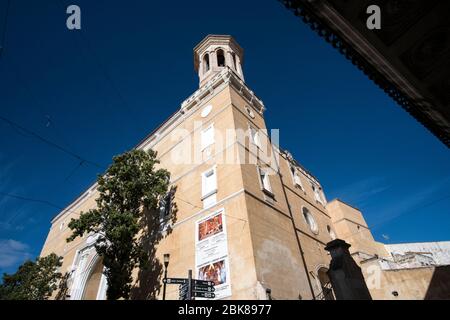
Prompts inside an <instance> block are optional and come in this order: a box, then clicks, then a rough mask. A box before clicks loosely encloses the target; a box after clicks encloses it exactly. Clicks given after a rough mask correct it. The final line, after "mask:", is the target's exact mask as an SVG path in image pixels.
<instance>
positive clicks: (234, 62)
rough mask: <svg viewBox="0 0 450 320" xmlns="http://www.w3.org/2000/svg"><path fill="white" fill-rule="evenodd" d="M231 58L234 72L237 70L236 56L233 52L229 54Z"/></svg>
mask: <svg viewBox="0 0 450 320" xmlns="http://www.w3.org/2000/svg"><path fill="white" fill-rule="evenodd" d="M231 57H232V58H233V68H234V70H237V68H236V54H235V53H234V52H233V53H232V54H231Z"/></svg>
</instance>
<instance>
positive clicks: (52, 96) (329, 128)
mask: <svg viewBox="0 0 450 320" xmlns="http://www.w3.org/2000/svg"><path fill="white" fill-rule="evenodd" d="M6 3H7V1H6V0H0V17H1V18H0V19H1V21H0V22H1V23H0V28H3V19H4V12H5V8H6ZM72 3H74V4H78V5H79V6H80V7H81V10H82V28H83V29H82V31H81V33H80V32H76V31H68V30H67V29H66V27H65V20H66V14H65V7H64V5H66V6H67V5H69V4H72ZM0 30H1V31H3V30H2V29H0ZM210 33H215V34H231V35H233V36H234V37H235V38H236V40H237V41H238V42H239V43H240V44H241V46H242V47H243V48H244V50H245V62H244V73H245V77H246V82H247V84H248V86H249V87H250V88H251V89H252V90H254V92H255V93H256V94H257V95H258V96H259V97H260V98H261V99H262V100H263V101H264V103H265V105H266V107H267V112H266V114H265V116H266V121H267V124H268V126H269V127H270V128H279V129H280V143H281V145H282V147H284V148H285V149H288V150H289V151H290V152H291V153H292V154H293V155H294V156H295V157H296V158H297V159H298V160H299V161H300V162H301V163H302V164H303V165H304V166H305V167H307V168H308V169H309V170H310V171H312V172H313V173H314V174H315V175H316V176H317V177H318V178H319V180H320V181H321V183H322V185H323V187H324V190H325V192H326V195H327V197H328V199H332V198H335V197H339V198H341V199H343V200H344V201H347V202H349V203H351V204H353V205H355V206H356V207H358V208H360V209H361V210H362V211H363V212H364V214H365V217H366V220H367V222H368V223H369V225H370V226H372V227H373V229H372V231H373V233H374V236H375V238H376V239H377V240H380V241H384V242H388V243H397V242H413V241H433V240H449V239H450V214H449V213H450V210H449V206H450V153H449V151H448V149H447V148H446V147H445V146H444V145H443V144H442V143H440V142H439V141H438V140H437V139H436V138H435V137H434V136H432V135H431V134H430V133H429V132H428V131H427V130H426V129H425V128H424V127H422V126H421V125H420V124H419V123H418V122H416V120H415V119H413V118H412V117H410V116H409V115H408V114H407V113H406V112H404V111H403V110H402V109H401V108H400V107H399V106H397V105H396V104H395V103H394V102H393V101H391V99H389V98H388V97H387V96H386V95H385V94H384V93H383V92H382V91H381V90H380V89H379V88H378V87H376V86H375V85H374V84H373V83H372V82H371V81H370V80H368V79H367V78H366V77H365V76H364V75H363V74H362V73H361V72H360V71H358V70H357V69H356V68H355V67H354V66H353V65H351V63H349V62H348V61H347V60H346V59H345V58H343V57H342V56H341V55H340V54H339V53H337V51H335V50H334V49H333V48H332V47H331V46H330V45H328V44H327V43H325V42H324V41H323V40H322V39H321V38H319V37H318V36H317V35H316V34H315V33H313V32H312V31H311V30H310V29H309V28H308V27H307V26H306V25H304V24H303V23H302V22H301V21H300V20H299V19H297V18H295V16H294V15H293V14H292V13H290V12H289V11H287V10H286V9H285V8H284V7H283V6H282V5H281V4H280V3H279V2H277V1H275V0H261V1H258V5H256V6H255V5H254V3H253V2H250V1H237V0H229V1H226V2H222V3H220V2H211V1H189V2H188V1H177V2H175V3H174V2H161V1H160V2H158V4H157V5H156V4H152V3H151V1H143V0H140V1H138V0H128V1H106V0H96V1H87V0H76V1H71V2H70V3H69V2H68V1H66V0H41V1H32V2H31V1H25V0H15V1H12V4H11V9H10V14H9V21H8V28H7V34H6V42H5V50H4V52H3V55H2V57H1V58H0V116H3V117H7V118H8V119H11V120H13V121H14V122H17V123H19V124H20V125H22V126H24V127H26V128H28V129H30V130H33V131H35V132H37V133H39V134H40V135H42V136H43V137H45V138H47V139H49V140H51V141H54V142H56V143H58V144H60V145H63V146H65V147H67V148H68V149H70V150H72V151H74V152H75V153H77V154H80V155H81V156H83V157H84V158H87V159H89V160H91V161H94V162H96V163H99V164H100V165H101V166H104V167H106V166H107V165H108V163H109V162H110V159H111V158H112V156H113V155H116V154H118V153H121V152H124V151H126V150H128V149H130V148H132V147H134V146H135V145H136V144H137V142H139V141H140V140H141V139H142V138H143V137H144V136H146V135H147V134H148V133H149V132H150V131H152V130H153V129H154V128H155V127H156V126H158V125H159V124H160V123H161V122H162V121H163V120H165V119H166V118H167V117H168V116H169V115H170V114H172V113H173V112H174V111H175V110H176V109H177V108H179V106H180V103H181V102H182V101H183V100H184V99H185V98H187V97H188V96H189V95H190V94H191V93H192V92H194V91H195V90H196V89H197V88H198V79H197V76H196V74H195V72H194V69H193V61H192V60H193V55H192V48H193V47H194V46H195V45H196V44H197V43H198V42H199V41H200V40H201V39H202V38H203V37H204V36H205V35H207V34H210ZM0 34H1V33H0ZM0 139H1V140H0V193H9V194H14V195H19V196H22V197H25V198H29V199H37V200H45V201H48V202H51V203H52V204H54V205H57V206H61V207H64V206H66V205H67V204H69V203H70V202H71V201H72V200H73V199H74V198H75V197H76V196H78V195H79V194H80V193H81V192H82V191H84V190H85V189H86V188H87V187H89V186H90V185H91V184H92V182H93V181H94V180H95V177H96V174H97V173H99V169H98V168H96V167H94V166H90V165H87V164H83V165H82V166H80V167H78V165H79V161H78V160H76V159H74V158H72V157H70V156H68V155H67V154H65V153H63V152H61V151H59V150H56V149H55V148H52V147H49V146H48V145H46V144H43V143H42V142H40V141H39V140H37V139H35V138H33V137H30V136H29V135H27V134H24V133H23V132H21V131H20V130H17V129H13V128H12V127H11V126H9V125H8V124H6V123H4V122H0ZM58 211H59V210H58V209H57V208H55V207H52V206H49V205H46V204H44V203H40V202H32V201H25V200H23V199H15V198H11V197H5V196H0V272H12V271H14V270H15V269H16V268H17V266H18V265H19V264H20V263H21V262H23V260H24V259H26V258H29V257H35V256H36V255H38V254H39V252H40V249H41V247H42V245H43V243H44V241H45V237H46V234H47V232H48V229H49V227H50V220H51V218H52V217H53V216H54V215H56V214H57V213H58Z"/></svg>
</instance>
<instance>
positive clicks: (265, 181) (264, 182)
mask: <svg viewBox="0 0 450 320" xmlns="http://www.w3.org/2000/svg"><path fill="white" fill-rule="evenodd" d="M258 170H259V178H260V181H261V186H262V188H263V191H267V192H269V193H270V194H271V193H272V187H271V185H270V179H269V171H268V170H267V169H263V168H259V169H258Z"/></svg>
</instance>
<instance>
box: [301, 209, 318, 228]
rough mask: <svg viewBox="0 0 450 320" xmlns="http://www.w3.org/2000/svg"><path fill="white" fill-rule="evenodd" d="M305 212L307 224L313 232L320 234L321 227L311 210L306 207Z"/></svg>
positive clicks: (304, 216)
mask: <svg viewBox="0 0 450 320" xmlns="http://www.w3.org/2000/svg"><path fill="white" fill-rule="evenodd" d="M302 211H303V218H305V221H306V224H307V225H308V226H309V228H310V229H311V231H312V232H313V233H315V234H317V233H319V227H318V226H317V223H316V220H314V217H313V215H312V214H311V212H309V210H308V209H307V208H305V207H303V209H302Z"/></svg>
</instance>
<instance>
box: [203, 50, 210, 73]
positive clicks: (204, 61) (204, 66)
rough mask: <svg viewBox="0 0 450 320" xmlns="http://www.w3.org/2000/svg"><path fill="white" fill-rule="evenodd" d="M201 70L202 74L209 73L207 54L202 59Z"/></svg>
mask: <svg viewBox="0 0 450 320" xmlns="http://www.w3.org/2000/svg"><path fill="white" fill-rule="evenodd" d="M203 68H204V73H206V72H208V71H209V54H205V56H204V57H203Z"/></svg>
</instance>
